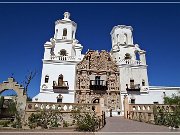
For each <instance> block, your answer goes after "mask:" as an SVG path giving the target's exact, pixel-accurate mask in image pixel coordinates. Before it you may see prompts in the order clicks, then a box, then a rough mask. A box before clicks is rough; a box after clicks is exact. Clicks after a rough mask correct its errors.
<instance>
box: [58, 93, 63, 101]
mask: <svg viewBox="0 0 180 135" xmlns="http://www.w3.org/2000/svg"><path fill="white" fill-rule="evenodd" d="M62 99H63V96H62V95H61V94H59V95H58V96H57V103H62Z"/></svg>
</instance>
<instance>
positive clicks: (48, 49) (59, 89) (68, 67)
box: [33, 12, 83, 103]
mask: <svg viewBox="0 0 180 135" xmlns="http://www.w3.org/2000/svg"><path fill="white" fill-rule="evenodd" d="M76 29H77V24H76V23H75V22H74V21H72V20H71V19H70V13H69V12H65V13H64V18H63V19H59V20H57V21H55V32H54V36H53V37H52V38H51V39H50V41H47V42H46V43H45V44H44V49H45V50H44V58H43V69H42V76H41V85H40V93H39V94H38V95H37V96H36V97H34V98H33V100H35V99H37V101H40V102H43V101H47V102H57V97H58V95H59V94H60V95H62V97H63V98H62V100H60V101H62V102H63V103H64V102H66V103H73V102H74V89H75V88H74V87H75V84H74V82H75V68H76V64H77V63H79V62H80V61H81V60H82V58H83V55H82V54H81V51H82V49H83V46H82V45H81V44H80V43H79V41H78V40H77V39H76V37H75V35H76Z"/></svg>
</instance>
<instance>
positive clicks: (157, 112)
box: [124, 97, 178, 125]
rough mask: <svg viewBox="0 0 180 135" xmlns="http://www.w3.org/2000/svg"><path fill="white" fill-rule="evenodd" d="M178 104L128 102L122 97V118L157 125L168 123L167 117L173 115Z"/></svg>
mask: <svg viewBox="0 0 180 135" xmlns="http://www.w3.org/2000/svg"><path fill="white" fill-rule="evenodd" d="M177 107H178V106H176V105H165V104H129V102H128V98H127V97H125V99H124V118H126V119H131V120H136V121H140V122H147V123H152V124H159V125H168V121H167V117H166V116H169V115H171V116H172V115H173V113H174V111H175V110H176V108H177Z"/></svg>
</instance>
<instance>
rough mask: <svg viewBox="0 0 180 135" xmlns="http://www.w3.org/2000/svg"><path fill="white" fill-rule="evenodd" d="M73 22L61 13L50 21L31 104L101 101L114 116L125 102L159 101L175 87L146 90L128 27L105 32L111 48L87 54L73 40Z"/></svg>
mask: <svg viewBox="0 0 180 135" xmlns="http://www.w3.org/2000/svg"><path fill="white" fill-rule="evenodd" d="M76 29H77V24H76V23H75V22H74V21H72V20H71V19H70V13H69V12H65V13H64V18H63V19H61V20H57V21H56V22H55V33H54V36H53V37H52V38H51V39H50V41H47V42H46V43H45V44H44V58H43V60H42V61H43V68H42V76H41V84H40V93H39V94H38V95H36V96H35V97H33V102H62V103H74V102H75V103H100V104H101V105H102V106H103V108H104V110H105V111H106V112H107V113H108V112H109V110H112V114H113V115H114V116H117V115H122V114H123V100H124V97H125V96H128V99H129V102H130V103H136V104H153V103H163V97H164V96H171V95H172V94H173V93H175V94H176V93H178V91H180V88H179V87H160V86H159V87H158V86H149V83H148V74H147V64H146V55H145V54H146V51H145V50H142V49H140V47H139V45H138V44H135V43H134V42H133V33H132V32H133V28H132V27H131V26H126V25H117V26H114V27H113V28H112V31H111V32H110V35H111V39H112V49H111V51H110V52H107V51H105V50H102V51H100V52H99V51H96V50H88V51H87V52H86V54H82V49H83V46H82V45H81V44H80V43H79V41H78V40H77V39H76Z"/></svg>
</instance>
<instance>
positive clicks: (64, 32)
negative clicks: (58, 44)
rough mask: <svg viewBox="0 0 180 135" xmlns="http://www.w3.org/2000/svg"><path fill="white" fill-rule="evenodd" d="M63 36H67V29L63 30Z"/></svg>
mask: <svg viewBox="0 0 180 135" xmlns="http://www.w3.org/2000/svg"><path fill="white" fill-rule="evenodd" d="M63 36H67V29H66V28H64V29H63Z"/></svg>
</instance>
